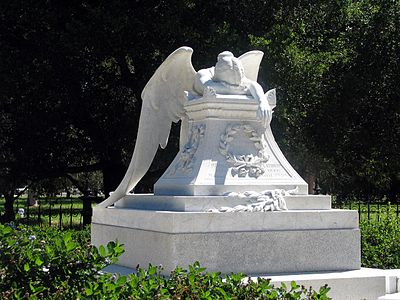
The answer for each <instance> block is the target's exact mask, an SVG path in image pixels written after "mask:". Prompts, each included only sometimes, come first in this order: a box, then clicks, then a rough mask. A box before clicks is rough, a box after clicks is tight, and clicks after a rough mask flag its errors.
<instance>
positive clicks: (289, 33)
mask: <svg viewBox="0 0 400 300" xmlns="http://www.w3.org/2000/svg"><path fill="white" fill-rule="evenodd" d="M399 8H400V2H399V1H370V0H363V1H317V2H315V1H301V2H300V1H292V3H291V4H288V5H286V6H285V5H284V6H282V7H281V8H280V9H278V10H277V11H276V12H275V14H274V16H275V18H276V22H275V24H274V25H273V27H272V28H271V30H270V31H266V32H265V33H264V34H263V35H261V36H260V35H259V36H257V35H250V41H251V44H252V45H254V46H255V47H257V48H260V49H262V50H264V51H265V53H266V57H267V59H266V60H265V63H264V69H267V70H268V73H267V74H266V78H267V82H268V84H270V85H271V86H274V87H278V93H279V96H278V99H279V101H280V103H279V104H280V105H278V107H277V112H276V118H275V121H274V122H275V124H273V125H274V126H275V127H276V128H277V130H276V131H275V132H276V133H278V140H279V141H281V143H282V145H283V147H284V149H285V152H286V153H287V154H288V156H289V158H290V159H289V160H290V161H291V162H293V163H294V164H296V165H297V166H298V168H299V169H300V170H301V173H302V175H303V176H305V177H307V174H314V175H318V177H319V179H320V180H321V181H322V184H323V187H324V189H325V191H327V192H330V193H335V194H344V195H346V194H353V195H354V194H357V193H363V194H364V195H365V194H370V195H371V194H372V195H382V194H385V193H388V194H392V195H390V196H394V195H393V194H395V193H397V194H399V192H400V191H399V190H398V186H399V184H398V183H399V182H400V181H399V180H400V177H399V176H400V175H399V172H398V170H399V164H398V162H399V161H400V160H399V153H400V149H399V147H400V144H399V143H398V141H399V140H400V138H399V137H400V136H399V134H400V114H399V106H398V101H399V97H400V91H399V85H398V84H397V83H398V82H399V79H400V77H399V76H400V69H399V66H400V64H399V62H400V61H399V56H398V52H399V51H400V26H399V24H400V17H399V14H398V11H399ZM396 187H397V188H396Z"/></svg>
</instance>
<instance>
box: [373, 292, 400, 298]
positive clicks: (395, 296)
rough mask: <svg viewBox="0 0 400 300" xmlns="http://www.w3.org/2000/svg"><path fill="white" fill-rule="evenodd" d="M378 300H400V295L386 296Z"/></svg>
mask: <svg viewBox="0 0 400 300" xmlns="http://www.w3.org/2000/svg"><path fill="white" fill-rule="evenodd" d="M378 300H400V293H393V294H386V295H384V296H381V297H379V298H378Z"/></svg>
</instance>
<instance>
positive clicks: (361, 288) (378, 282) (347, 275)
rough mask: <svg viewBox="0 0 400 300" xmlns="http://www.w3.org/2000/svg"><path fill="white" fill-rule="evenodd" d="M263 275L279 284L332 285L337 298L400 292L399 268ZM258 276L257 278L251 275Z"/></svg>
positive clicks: (349, 299) (345, 299) (347, 299)
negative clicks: (398, 285)
mask: <svg viewBox="0 0 400 300" xmlns="http://www.w3.org/2000/svg"><path fill="white" fill-rule="evenodd" d="M262 277H264V278H271V282H272V283H273V284H275V285H279V284H280V283H281V282H285V284H290V282H291V281H296V283H297V284H299V285H304V286H306V287H309V286H312V287H313V288H314V289H318V288H319V287H320V286H323V285H325V284H328V285H329V287H331V291H330V292H329V294H328V295H329V297H331V298H332V299H334V300H354V299H366V300H372V299H373V300H375V299H378V297H379V299H399V298H382V297H381V296H383V295H385V294H386V295H387V296H386V297H395V296H396V294H395V293H396V292H397V286H396V280H397V278H398V277H400V270H381V269H369V268H362V269H360V270H352V271H343V272H318V273H309V274H290V275H287V274H286V275H263V276H262ZM252 279H253V280H256V278H252Z"/></svg>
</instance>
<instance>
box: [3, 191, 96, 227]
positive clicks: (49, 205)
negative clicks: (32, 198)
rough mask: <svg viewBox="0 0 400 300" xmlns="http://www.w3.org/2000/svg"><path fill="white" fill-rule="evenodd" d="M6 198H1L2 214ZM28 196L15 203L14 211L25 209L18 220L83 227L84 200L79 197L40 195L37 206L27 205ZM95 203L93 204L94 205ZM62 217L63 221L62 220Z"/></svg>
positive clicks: (32, 223) (30, 222) (29, 222)
mask: <svg viewBox="0 0 400 300" xmlns="http://www.w3.org/2000/svg"><path fill="white" fill-rule="evenodd" d="M4 202H5V199H4V198H0V214H2V213H3V212H4ZM26 203H27V198H26V197H20V198H19V199H17V200H16V201H15V203H14V211H15V212H18V210H19V209H21V208H22V209H24V216H23V217H21V216H20V215H18V214H17V222H18V223H25V224H30V225H50V226H58V227H62V228H65V227H67V228H80V227H82V208H83V202H82V200H81V199H80V198H79V197H74V196H73V197H70V198H65V197H40V198H39V199H38V205H37V206H30V207H28V206H27V205H26ZM94 205H95V204H94V203H93V204H92V207H93V206H94ZM60 219H61V222H60Z"/></svg>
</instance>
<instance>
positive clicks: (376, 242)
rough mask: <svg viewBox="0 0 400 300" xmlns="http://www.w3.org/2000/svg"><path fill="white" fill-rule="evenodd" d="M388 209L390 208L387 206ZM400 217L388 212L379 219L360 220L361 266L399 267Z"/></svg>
mask: <svg viewBox="0 0 400 300" xmlns="http://www.w3.org/2000/svg"><path fill="white" fill-rule="evenodd" d="M389 209H390V210H391V209H392V208H389ZM399 225H400V218H399V217H396V215H395V213H392V212H390V213H388V214H387V216H386V217H383V218H381V219H380V220H376V219H375V220H369V221H368V220H366V221H361V222H360V229H361V252H362V253H361V261H362V265H363V267H367V268H382V269H398V268H400V226H399Z"/></svg>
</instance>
